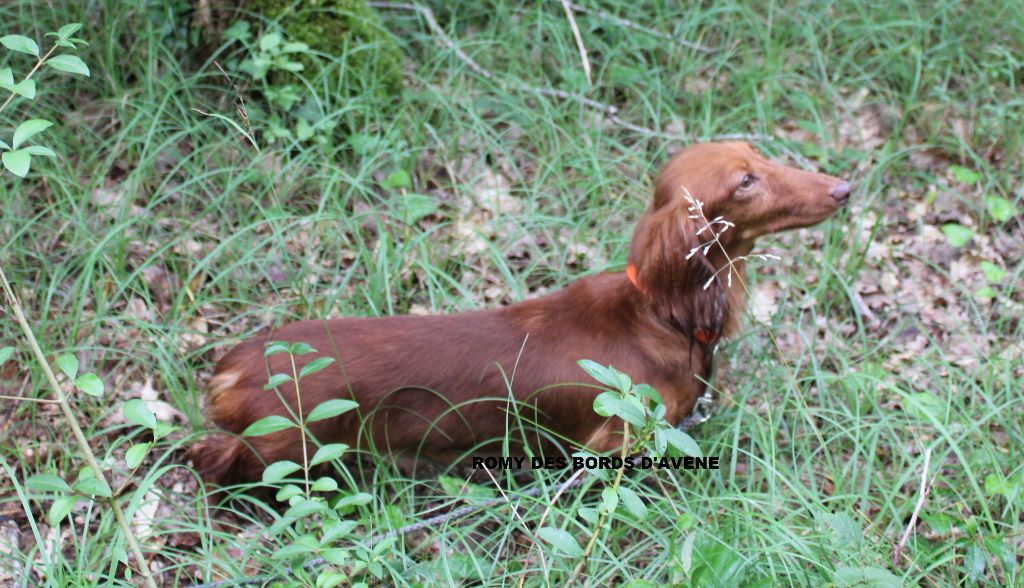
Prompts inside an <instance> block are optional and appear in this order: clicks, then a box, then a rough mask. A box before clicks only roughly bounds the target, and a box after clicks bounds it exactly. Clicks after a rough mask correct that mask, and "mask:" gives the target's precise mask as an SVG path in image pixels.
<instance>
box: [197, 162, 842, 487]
mask: <svg viewBox="0 0 1024 588" xmlns="http://www.w3.org/2000/svg"><path fill="white" fill-rule="evenodd" d="M750 178H752V181H751V186H749V187H747V180H748V179H750ZM849 191H850V187H849V184H847V183H846V182H842V181H840V180H838V179H836V178H833V177H830V176H827V175H824V174H817V173H811V172H806V171H802V170H797V169H793V168H788V167H784V166H781V165H777V164H774V163H772V162H770V161H768V160H767V159H765V158H763V157H762V156H760V155H759V154H758V153H757V152H756V151H754V150H753V149H752V148H751V147H750V146H749V145H747V144H746V143H706V144H699V145H694V146H691V147H689V148H686V149H684V150H683V151H681V152H680V153H679V154H677V155H676V156H675V157H674V158H673V159H672V160H671V161H669V162H668V163H667V164H666V165H665V167H664V168H663V169H662V171H661V173H660V174H659V175H658V178H657V180H656V181H655V190H654V199H653V202H652V203H651V205H650V207H649V208H648V209H647V211H646V212H645V213H644V215H643V216H642V217H641V219H640V221H639V224H638V226H637V229H636V231H635V233H634V236H633V240H632V243H631V247H630V253H629V264H630V271H631V273H632V274H633V278H634V280H635V281H636V284H635V285H634V284H633V283H632V282H631V280H630V279H629V278H628V277H627V275H626V273H623V272H609V273H602V274H598V275H594V276H589V277H585V278H582V279H579V280H577V281H576V282H575V283H573V284H571V285H570V286H568V287H566V288H564V289H562V290H560V291H558V292H555V293H553V294H549V295H547V296H544V297H541V298H537V299H534V300H527V301H524V302H520V303H518V304H514V305H511V306H507V307H502V308H494V309H488V310H481V311H476V312H466V313H460V314H454V315H447V316H395V317H386V318H335V319H327V320H307V321H299V322H294V323H291V324H287V325H285V326H282V327H280V328H277V329H273V330H270V331H267V332H265V333H263V334H261V335H259V336H257V337H254V338H252V339H249V340H247V341H244V342H242V343H240V344H239V345H237V346H236V347H235V348H234V349H232V350H231V351H230V352H229V353H227V354H226V355H225V356H224V357H223V358H222V359H221V360H220V362H219V363H218V364H217V367H216V370H215V373H214V376H213V378H212V379H211V381H210V383H209V398H208V403H207V412H208V415H209V417H210V419H211V420H212V421H213V423H214V424H215V425H216V426H217V427H218V428H219V429H221V432H216V433H212V434H210V435H208V436H207V437H206V438H205V439H203V440H202V441H200V442H199V443H197V444H196V445H195V446H193V448H192V451H191V456H192V459H193V461H194V464H195V467H196V469H197V470H198V471H199V472H200V473H201V475H202V476H203V478H204V479H205V480H207V481H209V482H212V483H217V484H222V485H223V484H230V483H235V482H242V481H252V480H257V479H259V477H260V475H261V473H262V471H263V468H264V467H265V464H267V463H272V462H274V461H278V460H282V459H290V460H294V461H297V462H301V459H302V440H301V437H300V435H299V432H298V431H297V430H295V429H290V430H285V431H280V432H276V433H273V434H270V435H266V436H261V437H249V438H245V440H244V441H243V439H242V438H240V437H239V436H238V434H239V433H241V432H242V431H243V430H244V429H245V428H246V427H247V426H248V425H250V424H251V423H253V422H254V421H256V420H258V419H260V418H263V417H265V416H268V415H271V414H278V415H287V414H288V410H286V408H285V406H284V405H283V404H282V399H283V400H284V401H286V402H288V403H289V405H290V407H291V409H292V410H293V411H294V410H296V409H297V403H296V390H295V388H294V386H293V385H292V384H286V385H283V386H281V387H280V388H279V392H280V396H279V395H278V394H275V393H274V392H273V391H266V390H264V389H263V388H264V385H265V384H266V383H267V381H268V376H269V374H274V373H288V374H290V373H291V372H292V366H291V364H290V363H289V359H288V356H287V355H285V354H278V355H272V356H270V357H264V346H265V344H266V343H267V342H269V341H287V342H297V341H302V342H305V343H308V344H309V345H311V346H312V347H313V348H314V349H316V353H310V354H307V355H302V356H297V357H296V362H297V365H296V369H301V368H302V366H303V365H305V364H306V363H308V362H309V361H311V360H313V359H315V358H317V357H323V356H329V357H333V358H335V360H336V361H335V362H334V363H333V364H331V365H330V366H329V367H328V368H326V369H324V370H322V371H320V372H317V373H315V374H313V375H311V376H308V377H306V378H303V379H301V380H300V382H299V388H300V391H301V401H302V406H303V408H304V410H306V411H307V412H308V410H309V409H310V408H311V407H314V406H316V405H318V404H319V403H321V402H323V401H325V400H328V399H332V398H351V399H353V400H355V401H357V402H358V403H359V407H360V408H359V410H358V411H353V412H349V413H346V414H344V415H341V416H339V417H335V418H332V419H328V420H325V421H320V422H316V423H312V424H311V425H310V430H311V433H312V434H313V435H314V436H315V437H316V438H317V439H318V440H319V441H320V442H322V443H331V442H343V443H347V444H349V445H350V446H353V447H367V446H368V445H371V444H372V445H373V446H375V448H376V449H377V450H378V451H384V452H389V451H390V452H395V453H403V452H404V453H411V454H415V455H418V456H421V457H427V458H429V459H433V460H440V461H444V462H449V461H451V460H453V459H455V458H457V457H458V456H459V455H461V454H463V453H465V452H467V451H470V450H473V451H482V450H484V449H486V448H487V447H489V448H490V449H491V450H494V449H495V448H500V440H501V439H504V438H506V437H509V438H511V441H512V445H513V446H516V447H521V446H522V443H523V442H526V443H528V444H530V445H533V446H536V447H537V448H546V449H549V450H550V449H551V448H553V447H555V446H556V445H557V444H558V442H557V439H558V438H561V439H562V440H563V441H570V442H574V443H577V444H580V445H583V446H586V447H587V448H589V449H590V450H592V451H599V452H600V451H608V450H612V449H615V448H617V446H618V445H619V444H620V443H621V434H620V431H621V428H622V424H621V422H619V421H618V420H617V419H606V418H602V417H600V416H599V415H597V414H596V413H595V412H594V411H593V409H592V404H593V399H594V397H595V396H596V394H597V393H598V390H597V389H596V388H594V387H592V386H589V385H587V384H585V383H584V384H581V382H586V380H587V379H588V378H587V377H586V376H585V374H583V373H582V372H581V370H580V369H579V367H578V366H577V364H576V361H577V360H578V359H581V358H587V359H592V360H595V361H598V362H600V363H602V364H606V365H608V364H610V365H612V366H614V367H616V368H617V369H619V370H621V371H624V372H626V373H628V374H630V375H631V376H632V378H633V380H634V381H637V382H644V383H647V384H650V385H652V386H654V388H655V389H657V390H658V391H659V392H660V393H661V395H662V397H663V399H664V401H665V407H666V409H667V414H666V418H667V419H668V420H669V421H670V422H676V421H679V420H680V419H682V418H683V417H684V416H685V415H686V414H688V413H689V411H690V410H691V409H692V408H693V405H694V403H695V401H696V399H697V397H698V396H700V395H701V394H702V393H703V389H704V384H703V383H702V379H705V378H707V377H708V375H709V374H708V366H709V358H710V353H711V345H712V344H713V342H714V340H716V339H718V338H719V337H721V336H727V335H729V334H730V333H731V332H733V331H734V330H735V328H736V323H737V319H738V317H739V316H740V314H741V312H742V308H743V305H744V296H743V290H742V288H741V287H740V284H739V282H740V280H739V279H733V280H732V283H733V286H732V287H727V286H726V283H727V280H725V277H726V274H725V272H728V271H734V272H736V274H737V275H738V276H740V277H742V276H744V263H743V261H742V260H740V261H734V262H733V268H732V269H729V268H728V267H726V266H727V265H728V264H729V263H730V259H731V260H736V258H739V257H742V256H744V255H745V254H747V253H748V252H750V250H751V248H752V247H753V243H754V239H755V238H756V237H758V236H760V235H763V234H767V233H771V232H776V231H780V230H785V229H790V228H795V227H802V226H809V225H813V224H815V223H818V222H820V221H821V220H824V219H825V218H827V217H828V216H830V215H831V214H832V213H833V212H834V211H835V210H836V209H838V208H839V207H840V206H842V205H843V204H845V201H846V199H847V198H848V195H849ZM686 194H691V195H692V197H693V198H695V199H697V200H700V201H701V202H702V203H703V214H704V216H705V217H706V218H707V219H713V218H715V217H717V216H722V217H724V218H725V219H727V220H729V221H731V222H733V223H735V225H736V226H735V227H734V228H731V229H729V230H728V231H726V232H725V233H723V234H722V235H721V238H720V245H721V248H720V247H719V246H718V245H717V244H716V245H713V247H711V248H710V249H708V251H707V254H704V252H703V251H701V252H698V253H697V254H695V255H692V256H689V254H690V253H691V251H692V250H693V248H694V247H699V246H701V245H702V244H704V243H705V242H706V240H707V239H708V237H709V236H710V232H709V231H708V230H704V231H700V230H699V229H700V228H701V226H703V221H701V220H698V219H693V218H691V216H693V211H692V210H690V207H691V206H692V203H691V202H689V201H688V200H687V199H686V198H685V195H686ZM723 249H724V251H723ZM688 256H689V258H687V257H688ZM716 273H717V275H718V277H717V278H715V279H711V278H712V277H713V276H714V275H715V274H716ZM709 280H710V282H711V283H710V285H709V286H707V287H705V285H706V284H707V283H708V281H709ZM708 334H710V335H711V336H710V337H709V336H708ZM510 390H511V393H510V392H509V391H510ZM510 396H511V397H514V398H515V399H516V401H517V402H518V403H519V404H518V405H517V406H516V407H513V406H511V405H510V402H509V399H510ZM516 411H518V413H519V416H520V417H521V418H519V419H516V418H513V417H512V416H510V413H513V412H516ZM523 422H526V423H535V425H536V426H531V427H526V428H525V429H524V430H520V431H510V426H512V423H523ZM487 442H490V445H487ZM309 451H310V453H311V452H312V451H313V449H312V448H309Z"/></svg>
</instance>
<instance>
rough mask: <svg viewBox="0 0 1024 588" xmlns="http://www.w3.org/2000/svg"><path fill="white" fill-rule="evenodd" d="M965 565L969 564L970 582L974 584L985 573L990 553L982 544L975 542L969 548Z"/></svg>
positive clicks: (968, 576)
mask: <svg viewBox="0 0 1024 588" xmlns="http://www.w3.org/2000/svg"><path fill="white" fill-rule="evenodd" d="M964 565H965V566H967V570H968V572H967V579H968V582H970V583H971V584H974V583H975V582H978V580H980V579H981V577H982V576H983V575H984V574H985V568H986V566H987V565H988V554H987V553H986V552H985V550H984V549H982V548H981V546H979V545H977V544H974V545H971V546H970V547H968V548H967V556H966V557H965V558H964Z"/></svg>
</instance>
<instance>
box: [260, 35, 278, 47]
mask: <svg viewBox="0 0 1024 588" xmlns="http://www.w3.org/2000/svg"><path fill="white" fill-rule="evenodd" d="M281 40H282V37H281V33H267V34H265V35H263V36H262V37H261V38H260V50H261V51H270V50H271V49H274V48H276V47H277V46H278V45H280V44H281Z"/></svg>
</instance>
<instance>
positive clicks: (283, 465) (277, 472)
mask: <svg viewBox="0 0 1024 588" xmlns="http://www.w3.org/2000/svg"><path fill="white" fill-rule="evenodd" d="M301 469H302V466H300V465H299V464H297V463H295V462H294V461H288V460H285V461H276V462H274V463H272V464H270V465H268V466H267V469H265V470H263V481H264V482H266V483H268V484H273V483H274V482H280V481H281V480H283V479H285V478H286V477H287V476H288V475H289V474H293V473H295V472H297V471H299V470H301Z"/></svg>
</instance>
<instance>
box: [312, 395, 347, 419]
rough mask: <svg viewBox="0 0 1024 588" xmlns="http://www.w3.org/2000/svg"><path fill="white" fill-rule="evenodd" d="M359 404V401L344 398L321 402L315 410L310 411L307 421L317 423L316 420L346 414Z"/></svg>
mask: <svg viewBox="0 0 1024 588" xmlns="http://www.w3.org/2000/svg"><path fill="white" fill-rule="evenodd" d="M357 406H359V403H358V402H354V401H352V400H345V399H344V398H334V399H332V400H328V401H326V402H321V403H320V404H318V405H317V406H316V407H315V408H314V409H313V410H311V411H309V414H308V415H307V416H306V422H307V423H315V422H316V421H322V420H324V419H329V418H331V417H336V416H338V415H339V414H344V413H346V412H348V411H350V410H352V409H354V408H356V407H357Z"/></svg>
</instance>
